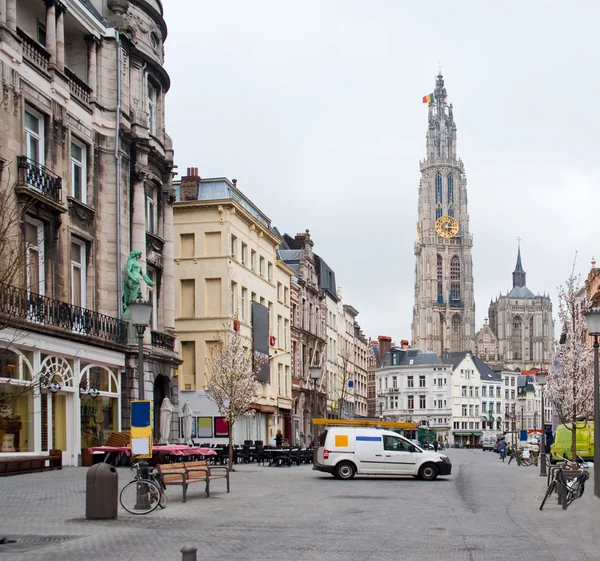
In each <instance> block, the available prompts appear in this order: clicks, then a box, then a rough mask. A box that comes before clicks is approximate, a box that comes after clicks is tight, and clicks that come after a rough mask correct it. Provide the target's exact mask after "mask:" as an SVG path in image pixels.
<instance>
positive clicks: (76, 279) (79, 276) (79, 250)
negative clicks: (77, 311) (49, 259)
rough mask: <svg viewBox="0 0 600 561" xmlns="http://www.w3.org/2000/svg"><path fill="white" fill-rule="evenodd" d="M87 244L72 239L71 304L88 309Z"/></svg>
mask: <svg viewBox="0 0 600 561" xmlns="http://www.w3.org/2000/svg"><path fill="white" fill-rule="evenodd" d="M86 254H87V251H86V243H85V242H84V241H82V240H78V239H77V238H71V304H73V306H79V307H80V308H85V307H86V292H85V289H86V279H87V268H86Z"/></svg>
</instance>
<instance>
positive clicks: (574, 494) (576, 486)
mask: <svg viewBox="0 0 600 561" xmlns="http://www.w3.org/2000/svg"><path fill="white" fill-rule="evenodd" d="M582 493H583V492H582V490H581V481H579V479H576V480H575V481H574V482H573V484H572V485H570V486H569V490H568V491H567V507H568V506H569V505H570V504H571V503H572V502H573V501H574V500H575V499H578V498H579V497H581V495H582Z"/></svg>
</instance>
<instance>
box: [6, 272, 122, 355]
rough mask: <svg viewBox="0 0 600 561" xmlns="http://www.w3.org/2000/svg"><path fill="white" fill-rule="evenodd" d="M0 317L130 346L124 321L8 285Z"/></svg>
mask: <svg viewBox="0 0 600 561" xmlns="http://www.w3.org/2000/svg"><path fill="white" fill-rule="evenodd" d="M0 315H3V316H6V317H8V319H9V321H11V320H14V322H15V323H16V322H18V321H19V320H20V321H25V322H30V323H34V324H38V325H52V326H54V327H59V328H63V329H66V330H68V331H70V332H71V333H77V334H80V335H86V336H89V337H98V338H100V339H105V340H107V341H113V342H115V343H118V344H120V345H125V344H126V343H127V322H125V321H123V320H120V319H117V318H114V317H111V316H105V315H104V314H99V313H98V312H94V311H92V310H88V309H86V308H80V307H79V306H74V305H73V304H68V303H67V302H62V301H60V300H55V299H54V298H48V297H47V296H42V295H41V294H36V293H34V292H30V291H28V290H23V289H22V288H17V287H16V286H11V285H9V284H5V283H0Z"/></svg>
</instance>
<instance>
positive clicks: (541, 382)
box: [537, 370, 547, 477]
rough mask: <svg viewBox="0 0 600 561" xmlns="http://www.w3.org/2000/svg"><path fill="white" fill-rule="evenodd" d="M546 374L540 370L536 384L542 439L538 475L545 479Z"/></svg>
mask: <svg viewBox="0 0 600 561" xmlns="http://www.w3.org/2000/svg"><path fill="white" fill-rule="evenodd" d="M546 376H547V375H546V373H545V372H544V371H543V370H540V371H539V372H538V375H537V383H538V386H539V387H540V393H541V395H542V437H541V438H540V475H541V476H543V477H546V475H547V473H546V426H545V424H546V421H545V419H544V386H545V385H546Z"/></svg>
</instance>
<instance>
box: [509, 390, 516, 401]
mask: <svg viewBox="0 0 600 561" xmlns="http://www.w3.org/2000/svg"><path fill="white" fill-rule="evenodd" d="M510 398H511V399H514V398H515V390H510Z"/></svg>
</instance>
